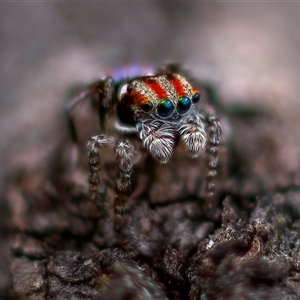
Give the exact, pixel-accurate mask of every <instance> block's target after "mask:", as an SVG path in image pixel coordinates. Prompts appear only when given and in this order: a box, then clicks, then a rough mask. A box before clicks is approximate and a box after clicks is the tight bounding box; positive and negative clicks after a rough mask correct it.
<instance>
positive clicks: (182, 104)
mask: <svg viewBox="0 0 300 300" xmlns="http://www.w3.org/2000/svg"><path fill="white" fill-rule="evenodd" d="M191 105H192V102H191V99H190V98H189V97H182V98H181V99H180V100H179V101H178V103H177V112H178V113H179V114H180V115H183V114H185V113H186V112H187V111H188V110H189V109H190V107H191Z"/></svg>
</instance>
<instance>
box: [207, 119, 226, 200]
mask: <svg viewBox="0 0 300 300" xmlns="http://www.w3.org/2000/svg"><path fill="white" fill-rule="evenodd" d="M205 120H206V122H207V145H206V152H207V175H206V195H207V197H208V198H212V197H213V196H214V193H215V182H214V179H215V177H216V175H217V165H218V159H219V144H220V143H221V140H222V127H221V124H220V122H219V120H218V119H217V118H216V117H215V116H214V115H207V116H206V117H205Z"/></svg>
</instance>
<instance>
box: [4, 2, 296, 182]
mask: <svg viewBox="0 0 300 300" xmlns="http://www.w3.org/2000/svg"><path fill="white" fill-rule="evenodd" d="M299 15H300V3H295V2H280V3H278V2H271V1H270V2H269V1H263V2H259V1H258V2H240V3H237V2H225V1H224V2H223V1H218V2H211V3H208V2H201V1H199V2H185V3H183V2H174V3H171V1H161V2H159V1H144V2H143V1H134V2H132V1H112V2H111V3H108V2H105V1H104V2H102V1H95V2H89V1H87V2H84V1H81V2H76V1H74V2H68V1H60V2H58V1H51V2H47V1H45V2H43V1H37V2H30V1H28V2H26V1H20V2H17V1H16V2H2V3H0V38H1V46H0V66H1V67H0V128H1V129H0V159H1V161H0V163H1V171H0V182H3V176H4V175H5V174H6V173H7V171H8V170H9V169H10V168H11V167H12V166H19V165H22V164H25V165H26V164H28V165H29V166H30V165H32V162H33V161H35V160H37V161H38V160H40V159H42V157H43V155H44V152H46V151H47V149H46V148H45V147H46V145H48V146H49V147H51V144H52V143H53V140H52V139H51V138H50V137H52V136H53V135H56V134H57V135H60V134H61V130H62V126H63V120H62V117H61V110H62V107H63V102H64V101H65V93H66V91H67V89H68V88H69V87H70V86H72V84H74V83H79V82H89V81H90V80H93V79H95V78H99V77H100V76H103V75H104V74H105V73H107V70H109V69H111V68H115V67H118V66H120V65H124V64H126V63H143V64H149V65H154V66H159V65H160V64H161V63H164V62H166V61H169V60H172V61H178V62H181V63H183V64H184V65H185V66H187V67H189V68H190V69H191V71H192V72H193V73H194V74H195V75H196V76H198V77H199V78H201V79H204V80H210V81H212V82H213V83H215V84H216V87H217V88H218V92H219V95H220V96H221V99H222V101H224V102H225V103H226V102H241V103H245V102H246V103H249V102H250V103H251V104H254V105H260V106H263V107H266V108H267V109H268V110H269V111H270V112H271V113H276V114H278V115H279V116H280V117H281V118H282V120H283V121H284V122H283V124H280V126H288V127H289V128H290V130H289V131H288V136H286V139H287V140H286V141H284V143H294V144H295V145H297V143H298V141H299V135H300V134H299V133H298V126H299V125H300V121H299V118H298V114H299V111H300V110H299V106H300V105H299V100H298V95H299V92H300V87H299V78H300V76H299V75H300V74H299V73H300V71H299V70H300V56H299V53H300V33H299V28H300V18H299ZM295 134H298V135H297V136H296V135H295ZM296 137H297V138H296ZM39 145H43V146H41V147H40V148H39ZM33 146H38V147H37V149H40V151H38V152H37V151H35V152H34V154H33V153H32V152H31V151H30V149H32V147H33ZM289 149H290V150H289V151H290V152H289V155H290V156H292V157H293V158H294V159H293V161H294V162H295V161H296V162H297V164H298V163H299V151H298V149H297V148H296V147H290V148H289ZM298 165H299V164H298Z"/></svg>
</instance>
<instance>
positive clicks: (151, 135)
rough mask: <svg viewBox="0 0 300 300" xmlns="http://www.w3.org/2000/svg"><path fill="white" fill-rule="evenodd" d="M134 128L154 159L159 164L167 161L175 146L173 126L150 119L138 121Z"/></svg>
mask: <svg viewBox="0 0 300 300" xmlns="http://www.w3.org/2000/svg"><path fill="white" fill-rule="evenodd" d="M136 129H137V131H138V133H139V137H140V139H141V141H142V143H143V146H144V147H145V148H146V149H147V150H148V151H149V152H150V154H151V156H152V157H153V158H154V160H155V161H157V162H158V163H160V164H165V163H167V162H168V161H169V160H170V158H171V156H172V153H173V150H174V147H175V136H176V132H175V129H174V126H172V125H170V124H168V123H161V122H157V121H155V120H152V119H151V120H148V121H144V122H138V123H137V124H136Z"/></svg>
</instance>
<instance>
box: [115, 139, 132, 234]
mask: <svg viewBox="0 0 300 300" xmlns="http://www.w3.org/2000/svg"><path fill="white" fill-rule="evenodd" d="M135 152H136V151H135V149H134V147H133V145H132V144H131V143H130V142H129V141H128V140H121V141H119V142H117V144H116V146H115V155H116V160H117V163H118V168H119V174H118V177H117V180H116V198H115V202H114V210H115V217H114V224H115V229H116V230H117V231H119V230H120V228H121V226H122V223H123V214H124V211H125V208H126V207H125V205H126V202H127V200H128V197H129V196H130V194H131V191H132V170H133V165H134V163H135V162H136V161H135V159H134V157H137V156H136V153H135Z"/></svg>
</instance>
